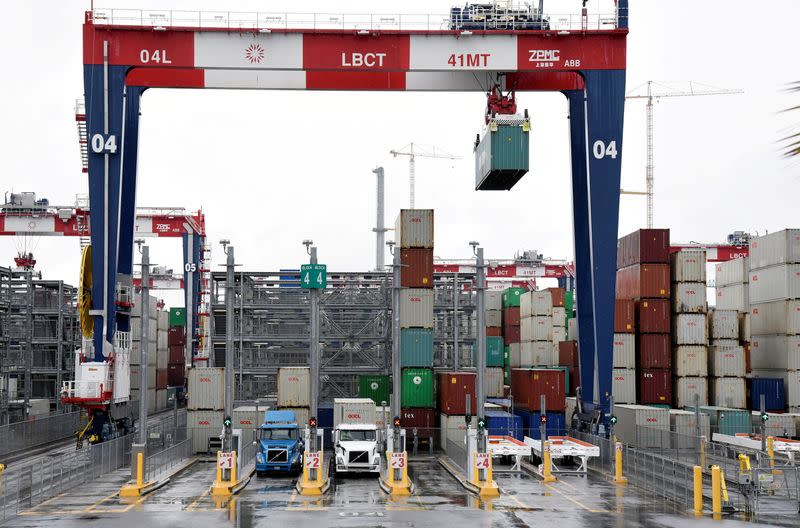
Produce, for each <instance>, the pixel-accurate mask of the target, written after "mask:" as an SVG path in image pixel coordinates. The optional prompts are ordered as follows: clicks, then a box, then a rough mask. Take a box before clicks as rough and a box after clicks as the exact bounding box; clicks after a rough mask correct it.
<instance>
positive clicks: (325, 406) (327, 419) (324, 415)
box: [317, 402, 333, 449]
mask: <svg viewBox="0 0 800 528" xmlns="http://www.w3.org/2000/svg"><path fill="white" fill-rule="evenodd" d="M317 427H321V428H322V436H323V438H324V439H325V440H324V441H325V449H329V448H331V447H332V446H333V444H332V443H331V442H332V440H333V402H325V403H320V404H319V405H318V406H317Z"/></svg>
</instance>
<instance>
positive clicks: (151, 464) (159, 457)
mask: <svg viewBox="0 0 800 528" xmlns="http://www.w3.org/2000/svg"><path fill="white" fill-rule="evenodd" d="M183 432H184V433H183V435H182V436H183V437H184V438H183V440H180V441H178V442H177V443H175V444H173V445H171V446H169V447H165V448H164V449H162V450H160V451H157V452H155V453H153V454H151V455H149V456H148V457H147V463H146V464H145V481H147V482H153V481H156V480H158V478H159V477H160V476H161V475H164V474H165V473H168V472H169V471H170V470H172V469H173V468H174V467H176V466H179V465H180V464H182V463H184V462H185V461H186V460H187V459H188V458H190V457H191V456H192V455H193V453H192V452H191V451H192V439H191V438H186V430H185V429H184V430H183Z"/></svg>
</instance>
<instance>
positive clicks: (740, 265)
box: [714, 257, 750, 288]
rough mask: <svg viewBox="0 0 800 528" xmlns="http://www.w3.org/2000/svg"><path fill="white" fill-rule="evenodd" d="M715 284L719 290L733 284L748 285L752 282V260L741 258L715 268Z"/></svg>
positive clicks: (719, 263) (719, 264)
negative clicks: (750, 274)
mask: <svg viewBox="0 0 800 528" xmlns="http://www.w3.org/2000/svg"><path fill="white" fill-rule="evenodd" d="M714 271H715V277H714V284H715V285H716V287H717V288H720V287H722V286H730V285H733V284H746V283H747V281H749V280H750V278H749V277H748V274H749V273H750V259H748V258H747V257H741V258H737V259H733V260H729V261H727V262H718V263H717V265H716V266H714Z"/></svg>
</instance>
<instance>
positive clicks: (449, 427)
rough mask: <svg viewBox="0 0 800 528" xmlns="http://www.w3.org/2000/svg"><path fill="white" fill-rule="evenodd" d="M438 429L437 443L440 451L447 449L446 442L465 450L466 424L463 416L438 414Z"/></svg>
mask: <svg viewBox="0 0 800 528" xmlns="http://www.w3.org/2000/svg"><path fill="white" fill-rule="evenodd" d="M439 429H440V430H439V443H440V444H441V446H442V449H446V448H447V443H448V442H450V443H452V444H454V445H455V446H457V447H459V448H462V449H465V448H466V437H467V424H466V422H465V421H464V417H463V416H461V415H449V414H444V413H442V414H440V415H439Z"/></svg>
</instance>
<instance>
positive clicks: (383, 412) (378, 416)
mask: <svg viewBox="0 0 800 528" xmlns="http://www.w3.org/2000/svg"><path fill="white" fill-rule="evenodd" d="M391 421H392V408H391V407H388V406H386V407H384V406H381V405H376V406H375V427H377V428H378V430H379V431H385V430H386V424H388V423H391ZM409 434H412V433H411V431H409Z"/></svg>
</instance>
